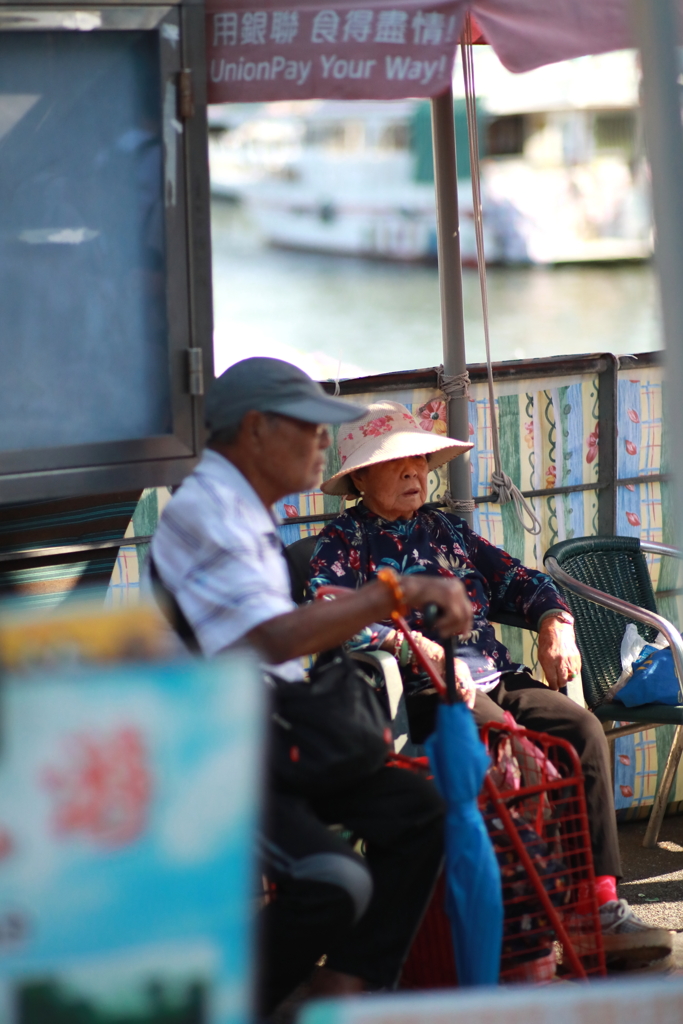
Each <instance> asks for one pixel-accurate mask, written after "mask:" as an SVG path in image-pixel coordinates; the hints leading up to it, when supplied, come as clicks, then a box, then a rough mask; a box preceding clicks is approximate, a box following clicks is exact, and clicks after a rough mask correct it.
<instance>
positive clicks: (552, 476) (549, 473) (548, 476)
mask: <svg viewBox="0 0 683 1024" xmlns="http://www.w3.org/2000/svg"><path fill="white" fill-rule="evenodd" d="M556 481H557V466H548V468H547V469H546V471H545V485H546V487H554V486H555V483H556Z"/></svg>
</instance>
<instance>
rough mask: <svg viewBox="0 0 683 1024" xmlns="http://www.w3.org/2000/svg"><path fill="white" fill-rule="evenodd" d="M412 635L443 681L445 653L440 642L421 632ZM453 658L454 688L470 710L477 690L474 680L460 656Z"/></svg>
mask: <svg viewBox="0 0 683 1024" xmlns="http://www.w3.org/2000/svg"><path fill="white" fill-rule="evenodd" d="M413 637H414V639H415V642H416V644H417V646H418V647H419V648H420V650H421V651H422V653H423V654H424V656H425V657H426V658H428V659H429V661H430V663H431V665H432V667H433V668H434V669H435V670H436V671H437V672H438V673H439V675H440V676H441V678H442V679H443V680H444V681H445V676H446V655H445V652H444V649H443V647H442V646H441V644H436V643H434V641H433V640H428V639H427V637H426V636H422V633H416V632H413ZM453 660H454V662H455V686H456V689H457V691H458V693H459V694H460V697H461V698H462V700H463V702H464V703H465V704H467V707H468V708H470V710H471V709H472V708H473V707H474V698H475V696H476V692H477V690H476V687H475V685H474V680H473V679H472V675H471V673H470V670H469V666H468V664H467V662H466V661H463V659H462V658H454V659H453Z"/></svg>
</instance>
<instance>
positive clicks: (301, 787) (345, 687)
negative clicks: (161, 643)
mask: <svg viewBox="0 0 683 1024" xmlns="http://www.w3.org/2000/svg"><path fill="white" fill-rule="evenodd" d="M149 567H150V576H151V579H152V584H153V586H154V591H155V596H156V598H157V601H158V602H159V605H160V607H161V609H162V611H163V613H164V614H165V615H166V617H167V619H168V621H169V623H170V625H171V626H172V627H173V629H174V630H175V631H176V632H177V633H178V635H179V636H180V638H181V639H182V640H183V642H184V643H185V644H186V645H187V647H188V648H189V650H191V651H193V652H194V653H197V654H199V653H200V649H199V644H198V643H197V638H196V636H195V634H194V630H193V629H192V626H191V625H190V623H189V622H188V621H187V619H186V618H185V615H184V614H183V611H182V609H181V607H180V605H179V604H178V602H177V601H176V599H175V596H174V594H172V593H171V591H170V590H169V589H168V587H167V586H166V584H165V583H164V581H163V580H162V579H161V577H160V575H159V572H158V570H157V567H156V565H155V563H154V559H153V558H152V557H151V556H150V559H149ZM266 679H267V681H268V683H270V687H269V690H270V696H271V728H270V729H269V736H268V745H269V767H270V772H271V778H272V781H273V783H274V785H275V786H276V787H277V788H279V789H284V790H286V791H288V792H293V793H297V794H298V795H300V796H318V795H322V794H323V793H331V792H335V791H337V790H340V789H344V788H345V787H346V786H350V785H352V784H353V783H355V782H360V781H361V780H362V779H364V778H367V777H368V776H369V775H372V774H374V772H376V771H378V770H379V769H380V768H381V767H382V765H383V764H384V762H385V761H386V758H387V755H388V754H389V753H390V752H391V750H392V743H393V740H392V735H391V728H390V727H389V723H388V719H387V717H386V715H385V714H384V711H383V709H382V706H381V704H380V702H379V700H378V698H377V697H376V695H375V692H374V690H373V689H372V687H371V685H370V683H369V682H368V681H367V679H366V677H365V675H364V674H363V673H362V672H361V671H360V669H358V668H357V667H356V665H355V663H354V662H353V660H352V659H351V658H350V657H349V656H348V654H346V652H345V651H344V650H343V649H342V648H337V649H335V650H333V651H327V652H325V653H324V654H321V655H320V657H319V658H318V659H317V661H316V663H315V665H314V666H313V668H312V669H311V672H310V673H309V680H308V682H303V681H302V682H300V683H289V682H287V681H286V680H284V679H278V677H277V676H276V675H274V674H271V673H268V674H267V676H266Z"/></svg>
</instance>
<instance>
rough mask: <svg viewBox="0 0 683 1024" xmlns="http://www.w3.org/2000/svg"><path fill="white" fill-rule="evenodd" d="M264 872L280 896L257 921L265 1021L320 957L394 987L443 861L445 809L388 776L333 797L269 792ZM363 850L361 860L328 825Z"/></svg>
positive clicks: (417, 784) (422, 786) (414, 785)
mask: <svg viewBox="0 0 683 1024" xmlns="http://www.w3.org/2000/svg"><path fill="white" fill-rule="evenodd" d="M269 800H270V803H269V808H268V812H267V817H266V824H265V829H264V841H263V870H264V872H265V873H266V875H267V876H268V878H269V879H272V880H274V881H275V883H276V888H277V891H276V897H275V899H274V900H273V901H272V902H271V903H270V904H269V905H268V906H267V907H265V909H264V910H263V911H262V912H261V914H260V921H259V937H260V956H259V977H258V979H257V999H258V1003H259V1010H260V1012H261V1013H265V1014H267V1013H269V1012H270V1011H271V1010H272V1009H274V1007H276V1006H277V1004H278V1003H279V1002H281V1001H282V999H284V998H285V996H287V995H288V994H289V993H290V992H291V991H292V990H293V989H294V988H295V987H296V986H297V985H298V984H299V983H300V982H301V981H303V980H304V979H305V978H306V977H307V976H308V974H309V973H310V971H311V970H312V969H313V967H314V966H315V964H316V962H317V961H318V960H319V959H320V957H321V956H323V954H326V955H327V961H326V963H327V966H328V967H330V968H331V969H333V970H336V971H343V972H345V973H346V974H352V975H355V976H357V977H360V978H362V979H364V980H365V981H366V982H367V983H368V985H369V986H370V987H371V988H392V987H393V986H394V985H395V984H396V982H397V980H398V976H399V973H400V970H401V967H402V965H403V961H404V960H405V957H406V956H407V953H408V950H409V948H410V944H411V941H412V938H413V936H414V934H415V931H416V930H417V927H418V925H419V923H420V920H421V918H422V915H423V913H424V910H425V908H426V905H427V902H428V900H429V897H430V894H431V892H432V889H433V887H434V884H435V881H436V878H437V875H438V872H439V870H440V867H441V862H442V857H443V817H444V807H443V803H442V801H441V797H440V796H439V794H438V793H437V791H436V789H435V787H434V786H433V785H432V784H431V783H430V782H427V781H426V780H425V779H423V778H421V777H420V776H418V775H415V774H413V773H412V772H410V771H406V770H403V769H400V768H383V769H381V770H380V771H379V772H377V774H375V775H374V776H372V777H371V778H369V779H365V780H364V781H363V782H362V783H360V784H358V785H354V786H352V787H349V788H348V789H346V790H344V791H343V792H342V793H337V794H335V795H334V796H326V797H325V798H320V799H316V800H314V801H311V800H305V799H303V798H300V797H295V796H290V795H287V794H282V793H271V794H270V798H269ZM332 824H341V825H343V826H344V827H345V828H346V829H348V830H350V831H351V832H353V834H354V835H356V836H359V837H361V838H362V839H363V840H364V844H365V857H364V858H361V857H359V856H358V855H357V854H356V853H354V852H353V850H352V849H351V847H350V846H349V844H348V843H346V842H345V841H344V840H343V839H341V838H340V837H339V836H338V835H335V834H334V832H331V831H330V830H329V828H328V827H327V826H328V825H332Z"/></svg>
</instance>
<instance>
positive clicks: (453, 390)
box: [438, 366, 470, 402]
mask: <svg viewBox="0 0 683 1024" xmlns="http://www.w3.org/2000/svg"><path fill="white" fill-rule="evenodd" d="M438 383H439V388H440V389H441V390H442V391H443V393H444V394H445V396H446V400H447V401H449V402H450V400H451V398H469V396H470V375H469V373H468V371H467V370H463V372H462V373H454V374H452V375H451V374H449V373H445V372H444V368H443V366H440V367H439V377H438Z"/></svg>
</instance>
